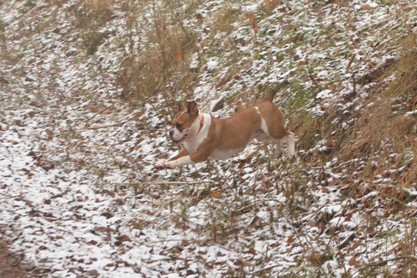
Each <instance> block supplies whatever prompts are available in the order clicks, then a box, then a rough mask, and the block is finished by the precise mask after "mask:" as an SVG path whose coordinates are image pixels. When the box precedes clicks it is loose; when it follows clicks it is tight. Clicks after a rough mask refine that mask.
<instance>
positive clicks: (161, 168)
mask: <svg viewBox="0 0 417 278" xmlns="http://www.w3.org/2000/svg"><path fill="white" fill-rule="evenodd" d="M153 167H154V168H155V169H156V170H163V169H165V168H166V166H165V164H164V163H158V164H155V165H154V166H153Z"/></svg>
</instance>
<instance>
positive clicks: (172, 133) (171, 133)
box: [169, 130, 174, 138]
mask: <svg viewBox="0 0 417 278" xmlns="http://www.w3.org/2000/svg"><path fill="white" fill-rule="evenodd" d="M173 135H174V131H173V130H170V131H169V137H171V138H172V136H173Z"/></svg>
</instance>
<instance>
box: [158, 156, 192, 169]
mask: <svg viewBox="0 0 417 278" xmlns="http://www.w3.org/2000/svg"><path fill="white" fill-rule="evenodd" d="M192 163H193V161H192V160H191V158H190V156H189V155H186V156H183V157H180V158H178V159H176V160H172V161H165V163H164V166H165V167H168V168H175V167H180V166H183V165H186V164H192Z"/></svg>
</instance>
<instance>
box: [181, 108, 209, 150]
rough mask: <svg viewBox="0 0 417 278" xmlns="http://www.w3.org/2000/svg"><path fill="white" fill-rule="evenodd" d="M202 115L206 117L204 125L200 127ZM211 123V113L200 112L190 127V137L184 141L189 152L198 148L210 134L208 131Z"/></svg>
mask: <svg viewBox="0 0 417 278" xmlns="http://www.w3.org/2000/svg"><path fill="white" fill-rule="evenodd" d="M201 117H204V122H203V126H202V127H201V129H200V122H201ZM210 125H211V115H210V114H207V113H200V114H198V117H197V118H196V119H195V120H194V123H193V124H192V125H191V127H190V131H189V134H188V138H187V139H186V140H185V141H184V148H185V149H186V150H187V151H188V153H193V152H195V151H196V150H197V148H198V146H200V144H201V143H202V142H203V141H204V139H206V138H207V136H208V131H209V128H210Z"/></svg>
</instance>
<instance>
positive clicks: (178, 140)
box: [171, 133, 188, 144]
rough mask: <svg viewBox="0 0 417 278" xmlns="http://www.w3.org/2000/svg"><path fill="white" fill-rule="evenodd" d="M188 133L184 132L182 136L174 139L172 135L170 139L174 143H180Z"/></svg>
mask: <svg viewBox="0 0 417 278" xmlns="http://www.w3.org/2000/svg"><path fill="white" fill-rule="evenodd" d="M187 135H188V133H186V134H184V135H183V136H182V138H180V139H175V138H174V136H171V140H172V141H173V142H174V143H175V144H180V143H182V142H183V141H184V140H185V139H186V138H187Z"/></svg>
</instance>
